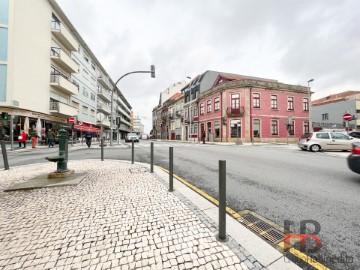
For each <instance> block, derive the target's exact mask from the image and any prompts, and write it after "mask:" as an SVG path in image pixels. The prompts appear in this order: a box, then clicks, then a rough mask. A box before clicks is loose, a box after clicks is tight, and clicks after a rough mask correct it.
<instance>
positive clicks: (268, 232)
mask: <svg viewBox="0 0 360 270" xmlns="http://www.w3.org/2000/svg"><path fill="white" fill-rule="evenodd" d="M239 221H240V222H241V223H243V224H244V225H245V226H247V227H248V228H249V229H251V230H252V231H254V232H255V233H257V234H258V235H259V236H261V237H263V238H265V239H266V240H267V241H269V242H270V243H272V244H277V243H279V242H281V241H283V240H284V234H283V233H282V232H280V231H279V230H276V229H274V227H273V226H272V225H270V224H269V223H270V222H266V220H265V221H264V220H262V219H260V218H258V217H256V216H254V215H252V214H247V215H245V216H242V217H241V218H240V219H239Z"/></svg>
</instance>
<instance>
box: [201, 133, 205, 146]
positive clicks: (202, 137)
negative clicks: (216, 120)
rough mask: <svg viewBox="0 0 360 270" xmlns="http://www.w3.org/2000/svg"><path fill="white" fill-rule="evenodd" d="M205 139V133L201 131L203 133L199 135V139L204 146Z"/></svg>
mask: <svg viewBox="0 0 360 270" xmlns="http://www.w3.org/2000/svg"><path fill="white" fill-rule="evenodd" d="M205 138H206V133H205V130H203V132H202V134H201V139H202V141H203V144H205Z"/></svg>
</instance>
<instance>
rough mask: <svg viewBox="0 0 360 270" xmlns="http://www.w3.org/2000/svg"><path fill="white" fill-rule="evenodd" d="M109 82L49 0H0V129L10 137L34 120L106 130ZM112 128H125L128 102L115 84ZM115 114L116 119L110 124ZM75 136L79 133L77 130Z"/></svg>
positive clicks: (48, 125)
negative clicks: (3, 117)
mask: <svg viewBox="0 0 360 270" xmlns="http://www.w3.org/2000/svg"><path fill="white" fill-rule="evenodd" d="M113 85H114V83H113V81H112V80H111V79H110V77H109V75H108V74H107V72H106V70H105V69H104V68H103V67H102V65H101V64H100V62H99V61H98V60H97V58H96V57H95V55H94V54H93V53H92V51H91V50H90V48H89V47H88V46H87V45H86V43H85V41H84V40H83V39H82V38H81V36H80V34H79V33H78V32H77V31H76V29H75V28H74V26H73V25H72V24H71V22H70V21H69V19H68V18H67V17H66V15H65V14H64V13H63V11H62V10H61V8H60V7H59V5H58V4H57V3H56V1H55V0H37V1H28V0H1V1H0V112H7V113H8V114H9V115H10V116H11V121H9V122H7V123H6V122H4V121H2V132H3V133H6V134H7V135H10V130H11V128H10V125H11V124H13V125H14V137H15V138H16V136H17V133H18V132H19V131H20V130H21V129H23V128H24V122H25V119H29V122H30V127H31V126H33V125H35V124H36V122H37V121H38V119H40V122H41V126H42V130H43V132H45V131H46V128H51V127H52V128H56V127H60V125H61V126H64V127H65V128H68V129H69V128H70V126H71V125H70V124H69V123H68V119H69V117H74V116H76V118H77V120H78V122H77V123H76V125H75V129H76V130H77V131H78V132H77V133H80V134H81V131H84V130H89V129H90V130H91V131H93V132H95V133H98V132H100V129H101V128H102V129H103V130H104V132H105V133H107V134H109V133H108V130H109V129H110V125H111V124H110V115H111V111H110V103H111V96H112V95H111V92H112V91H113ZM113 107H114V119H113V126H112V127H113V128H114V130H115V131H116V132H115V133H114V136H115V137H114V138H115V139H116V136H117V135H118V134H123V133H124V134H126V133H127V132H129V131H130V112H131V109H132V108H131V106H130V104H129V103H128V102H127V100H126V99H125V97H124V96H123V95H122V93H121V91H120V90H119V89H118V88H115V94H114V106H113ZM115 116H118V117H120V118H121V119H122V120H121V124H119V125H116V122H115ZM78 136H79V134H78Z"/></svg>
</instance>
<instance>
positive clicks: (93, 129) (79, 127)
mask: <svg viewBox="0 0 360 270" xmlns="http://www.w3.org/2000/svg"><path fill="white" fill-rule="evenodd" d="M74 128H75V129H78V130H80V131H82V132H87V131H90V132H92V133H101V130H100V129H97V128H94V127H88V126H80V125H74Z"/></svg>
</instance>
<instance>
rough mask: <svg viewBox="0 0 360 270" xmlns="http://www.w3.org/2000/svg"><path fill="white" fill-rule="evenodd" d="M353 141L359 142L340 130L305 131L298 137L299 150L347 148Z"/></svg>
mask: <svg viewBox="0 0 360 270" xmlns="http://www.w3.org/2000/svg"><path fill="white" fill-rule="evenodd" d="M353 142H360V139H355V138H353V137H351V136H348V135H346V134H344V133H342V132H314V133H306V134H304V136H302V137H301V138H300V139H299V143H298V146H299V147H300V148H301V150H304V151H305V150H310V151H312V152H318V151H321V150H348V151H350V150H351V149H352V143H353Z"/></svg>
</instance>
